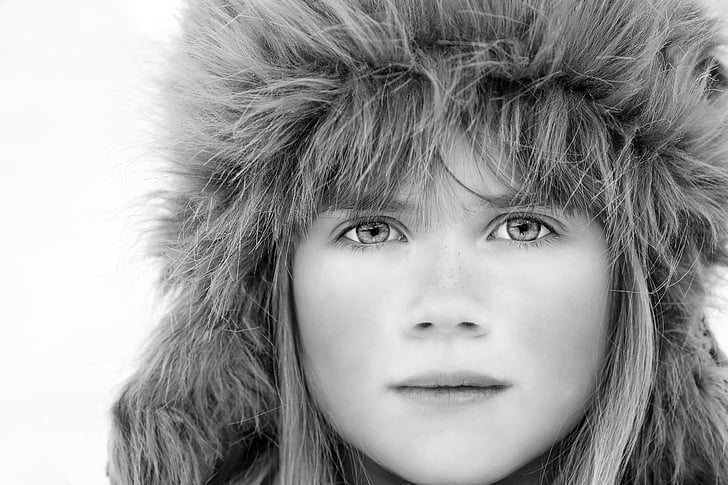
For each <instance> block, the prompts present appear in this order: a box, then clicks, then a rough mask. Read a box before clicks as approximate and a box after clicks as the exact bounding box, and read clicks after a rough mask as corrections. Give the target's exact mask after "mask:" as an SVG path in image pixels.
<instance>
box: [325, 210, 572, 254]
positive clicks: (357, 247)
mask: <svg viewBox="0 0 728 485" xmlns="http://www.w3.org/2000/svg"><path fill="white" fill-rule="evenodd" d="M514 219H528V220H530V221H534V222H538V223H539V224H541V225H542V226H544V227H545V228H546V229H548V230H549V234H547V235H546V236H544V237H541V238H539V239H536V240H534V241H531V242H522V241H514V240H512V239H507V241H508V245H509V246H515V247H517V248H519V249H526V250H527V249H538V248H542V247H545V246H547V245H550V244H552V243H553V241H554V240H555V239H558V238H559V237H560V234H559V233H557V232H556V231H555V230H554V228H553V225H552V224H549V223H548V222H546V221H545V220H544V219H543V218H541V217H539V216H537V215H535V214H517V213H516V214H509V215H508V216H507V217H505V218H503V219H501V220H500V221H499V222H498V225H497V226H496V228H495V229H494V230H493V231H491V232H490V234H489V235H488V240H492V239H493V238H491V236H492V235H493V234H494V233H495V232H496V231H497V230H498V228H500V227H501V226H502V225H503V224H506V223H507V222H508V221H511V220H514ZM375 222H384V223H386V224H388V225H390V226H395V230H396V231H398V232H400V233H402V231H401V230H399V229H397V228H396V224H395V223H394V221H393V220H392V219H390V218H389V217H383V216H378V217H364V218H359V219H354V220H353V221H351V222H350V223H349V225H348V226H347V227H346V229H344V230H343V231H341V233H339V235H338V236H337V237H336V239H335V240H334V242H335V243H337V244H338V245H340V246H343V247H346V248H347V249H350V250H351V251H353V252H356V253H360V252H364V251H369V250H371V249H381V247H382V246H384V245H385V244H387V242H391V241H386V242H382V243H375V244H360V243H357V242H355V241H352V240H350V239H348V238H346V237H344V234H346V233H347V232H349V231H351V230H352V229H355V228H356V227H358V226H360V225H363V224H372V223H375ZM402 235H403V237H404V234H402Z"/></svg>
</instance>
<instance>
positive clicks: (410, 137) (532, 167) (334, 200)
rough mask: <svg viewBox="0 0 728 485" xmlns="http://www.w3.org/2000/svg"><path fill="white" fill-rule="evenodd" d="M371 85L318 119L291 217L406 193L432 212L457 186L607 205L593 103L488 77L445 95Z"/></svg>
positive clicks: (410, 82) (555, 203) (479, 192)
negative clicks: (475, 86)
mask: <svg viewBox="0 0 728 485" xmlns="http://www.w3.org/2000/svg"><path fill="white" fill-rule="evenodd" d="M371 81H372V82H371V83H365V82H360V83H354V84H352V86H351V90H352V91H351V92H350V93H349V94H348V95H347V96H344V97H342V98H340V99H339V101H338V102H337V104H336V105H334V106H333V107H332V108H331V109H330V110H328V111H327V112H326V114H325V115H324V116H323V117H321V118H319V119H318V120H317V121H316V123H315V125H313V126H315V129H314V130H313V131H311V132H310V136H308V137H307V138H306V143H305V146H304V148H303V149H302V151H301V152H300V153H301V156H300V157H298V158H297V160H298V163H297V169H296V170H297V174H296V175H295V176H294V178H293V185H292V186H291V188H290V193H289V194H286V197H285V199H286V200H289V201H290V203H291V206H290V207H289V210H290V217H289V218H288V220H296V221H301V224H302V225H303V227H304V228H305V227H307V226H308V225H310V223H311V222H312V220H313V218H314V217H315V216H316V214H318V213H320V212H323V211H326V210H330V209H351V210H353V211H355V212H358V211H379V210H382V209H384V208H386V207H387V206H390V207H391V206H393V204H396V203H397V201H402V200H404V201H406V202H407V203H408V204H409V205H410V206H413V207H417V208H420V209H421V212H424V213H426V212H429V209H430V208H431V206H432V205H433V204H437V203H438V202H440V201H441V200H442V199H441V197H447V196H448V188H449V187H454V186H460V187H462V188H467V189H468V190H470V191H471V192H472V194H473V196H474V197H476V198H478V199H481V200H483V199H487V198H488V197H501V198H505V197H509V198H510V199H512V200H511V202H512V204H511V205H513V206H519V207H522V206H535V205H541V206H549V207H556V208H559V209H560V210H563V211H565V212H569V213H573V212H578V213H584V214H588V215H592V216H594V217H595V218H599V217H600V215H601V214H602V213H603V212H604V208H605V207H606V204H607V202H608V201H607V200H606V197H607V195H608V194H610V193H611V192H610V191H608V190H606V188H605V182H604V180H605V178H604V177H605V176H604V174H603V173H602V172H603V168H604V167H608V161H607V158H608V157H609V156H611V153H610V152H609V150H610V148H609V146H608V144H607V142H606V140H607V139H606V138H605V137H604V136H601V135H603V132H604V131H605V127H604V126H602V124H600V123H601V122H600V121H599V118H598V117H595V116H589V111H588V109H587V107H586V106H585V107H583V108H584V109H571V108H569V106H570V105H569V103H568V100H569V99H571V98H568V97H565V95H564V93H561V92H560V91H558V90H551V91H546V92H542V93H538V95H536V94H534V93H524V92H522V91H518V90H514V89H515V88H513V86H511V85H506V86H501V85H500V84H498V83H491V84H480V85H478V89H477V90H471V91H467V90H466V91H453V93H454V94H455V93H457V94H459V95H460V94H461V93H466V94H462V95H461V96H460V97H458V96H455V95H453V96H445V97H439V98H438V97H437V96H436V95H435V94H433V93H434V92H435V90H434V88H433V86H432V84H431V83H428V82H423V81H422V79H421V78H417V77H413V76H404V75H403V76H399V77H397V78H396V79H388V80H385V81H382V80H379V79H376V80H371ZM468 92H469V93H470V94H469V95H468V94H467V93H468ZM461 98H462V99H461ZM572 104H573V103H572ZM572 108H575V107H572ZM580 118H584V119H580ZM444 180H449V181H450V182H454V183H455V184H456V185H452V184H448V183H443V181H444ZM493 181H497V183H493ZM607 188H609V187H607ZM501 201H502V200H501ZM600 222H601V221H600Z"/></svg>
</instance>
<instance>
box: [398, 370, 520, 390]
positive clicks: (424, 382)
mask: <svg viewBox="0 0 728 485" xmlns="http://www.w3.org/2000/svg"><path fill="white" fill-rule="evenodd" d="M509 386H510V384H508V383H507V382H505V381H502V380H500V379H496V378H495V377H492V376H489V375H487V374H481V373H479V372H473V371H467V370H461V371H455V372H443V371H428V372H424V373H422V374H416V375H414V376H411V377H408V378H406V379H404V380H403V381H401V382H398V383H397V384H395V385H393V386H391V387H394V388H402V387H419V388H441V387H509Z"/></svg>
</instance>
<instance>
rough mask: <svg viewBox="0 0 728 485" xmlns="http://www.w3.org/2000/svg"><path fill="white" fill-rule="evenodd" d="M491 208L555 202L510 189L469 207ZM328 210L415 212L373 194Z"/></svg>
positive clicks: (482, 196) (402, 203)
mask: <svg viewBox="0 0 728 485" xmlns="http://www.w3.org/2000/svg"><path fill="white" fill-rule="evenodd" d="M484 207H485V208H492V209H497V210H509V209H511V210H512V209H523V208H536V207H543V208H555V207H557V205H556V204H553V203H550V202H545V201H542V200H537V198H536V196H535V195H528V194H527V195H521V196H520V197H518V196H517V194H516V192H515V191H510V192H506V193H502V194H497V195H485V194H477V196H476V198H475V200H474V204H473V205H471V206H470V207H469V208H470V209H474V210H479V209H482V208H484ZM329 210H341V211H346V212H355V211H356V212H375V211H382V212H390V213H409V214H412V213H414V212H416V208H415V206H414V205H413V204H412V203H411V202H408V201H404V200H401V199H391V200H386V201H382V200H381V199H377V198H376V197H373V196H366V197H364V198H363V199H362V200H360V201H358V203H357V202H355V201H352V200H347V201H341V202H340V203H337V204H333V205H332V207H331V208H330V209H329Z"/></svg>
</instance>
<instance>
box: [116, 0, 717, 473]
mask: <svg viewBox="0 0 728 485" xmlns="http://www.w3.org/2000/svg"><path fill="white" fill-rule="evenodd" d="M188 3H189V4H188V5H187V7H186V10H185V14H184V30H183V35H182V36H181V38H180V40H179V44H178V45H177V46H176V47H175V52H174V54H173V55H172V56H171V58H170V64H169V71H168V77H167V78H166V81H165V82H166V84H165V88H166V89H165V95H164V99H163V102H164V106H165V113H166V114H165V122H164V123H165V124H164V129H165V130H166V136H168V140H170V143H169V149H168V152H167V154H168V157H169V160H170V161H171V166H172V169H171V171H172V172H173V173H172V174H171V177H172V180H173V181H174V182H173V183H172V184H171V188H170V190H169V191H168V192H167V193H165V194H164V197H163V198H164V211H165V212H164V215H163V216H162V217H161V218H160V225H159V231H158V234H157V239H156V240H155V242H156V245H155V250H154V251H155V255H156V256H158V257H159V258H161V260H162V261H163V264H164V271H163V275H162V279H161V285H162V287H163V288H164V289H165V291H166V294H167V295H168V296H169V297H170V301H171V302H172V303H171V305H170V310H169V313H168V314H167V316H166V317H165V319H164V321H163V322H162V323H161V324H160V327H159V330H158V333H157V334H156V336H155V337H154V340H153V341H152V342H151V343H150V347H149V350H148V353H147V356H146V358H145V360H144V361H143V362H142V363H141V365H140V368H139V370H138V371H137V373H136V374H135V375H134V376H133V377H132V378H131V379H130V381H129V382H128V383H127V384H126V386H125V388H124V390H123V392H122V393H121V396H120V398H119V400H118V401H117V403H116V404H115V406H114V410H113V429H112V438H111V459H110V474H111V476H112V483H114V484H119V485H120V484H138V485H141V484H145V485H149V484H173V483H195V484H204V483H206V482H207V481H208V480H210V479H211V477H213V476H214V475H215V474H216V473H217V474H218V475H216V476H218V479H219V480H221V481H219V482H218V483H233V481H232V479H231V481H222V479H220V477H219V473H220V470H222V469H227V468H230V466H231V465H230V463H231V462H230V460H231V458H230V457H231V456H238V455H236V454H235V453H233V452H232V451H231V449H233V448H235V446H234V445H235V444H236V443H237V444H240V443H248V442H250V443H253V442H255V443H261V442H264V443H268V444H267V445H260V446H261V449H262V448H265V449H266V450H268V451H266V452H270V453H274V451H271V450H275V446H274V445H271V444H270V443H279V444H280V443H281V442H282V441H285V438H284V437H283V435H282V434H281V430H280V427H279V422H278V418H280V416H278V415H277V414H276V412H274V411H271V412H270V413H261V411H260V410H261V409H268V410H276V409H277V407H278V406H280V401H279V399H280V397H279V393H278V389H277V388H276V386H277V385H278V383H280V382H281V381H282V380H284V379H283V377H281V371H280V369H281V365H282V364H281V360H282V359H284V357H283V356H282V355H281V354H280V353H279V351H278V350H277V345H278V342H280V339H282V338H283V337H281V335H280V333H281V332H283V331H284V330H281V329H280V328H279V327H277V326H276V325H277V324H276V315H278V312H279V311H280V307H279V303H280V302H277V301H276V300H275V298H274V297H273V296H272V295H273V294H274V293H273V289H274V288H275V287H276V285H277V281H278V277H279V275H278V274H277V273H274V272H273V270H272V269H271V268H274V267H276V264H277V263H278V262H280V261H279V259H280V257H281V255H282V254H285V251H286V247H287V246H286V244H287V242H288V241H290V240H292V239H295V235H296V234H299V233H300V231H301V230H302V228H305V227H306V224H307V222H308V221H310V219H311V217H312V216H313V215H314V214H315V212H316V207H317V205H318V204H320V203H321V201H322V200H324V199H325V198H326V197H332V194H331V193H330V192H331V191H333V192H334V194H333V196H338V195H340V194H341V193H344V192H346V191H347V190H348V191H350V192H351V191H353V192H356V191H357V190H358V189H359V188H360V185H361V184H359V183H358V182H357V183H353V186H354V188H352V183H350V184H349V186H348V187H347V186H345V185H337V184H343V182H341V181H347V180H348V181H359V182H360V181H361V180H362V175H364V174H368V173H370V171H371V173H372V174H375V175H377V174H379V175H382V176H383V175H384V174H387V175H392V176H393V177H397V176H399V175H401V174H403V173H406V171H407V170H408V169H409V168H411V166H410V167H407V166H395V165H393V164H387V162H386V160H391V159H392V158H398V159H403V160H410V161H412V164H417V163H420V162H417V160H421V159H422V157H423V156H425V157H426V155H427V154H431V153H432V150H434V148H433V147H434V142H433V141H432V140H437V139H438V137H440V138H442V136H443V133H444V132H445V131H447V130H449V129H452V128H453V127H457V126H459V127H460V128H461V129H463V130H467V129H468V127H469V126H472V125H473V124H475V123H478V122H479V121H477V120H478V119H481V118H482V117H483V115H482V113H497V114H498V117H497V118H494V120H493V121H490V122H489V123H490V125H489V129H491V130H492V132H494V133H496V135H497V136H496V138H497V139H499V140H502V142H503V144H504V145H503V150H504V153H506V156H507V157H509V159H510V160H512V161H513V163H515V164H517V165H518V166H519V168H521V169H522V170H521V171H522V172H523V173H526V174H528V173H534V174H540V180H529V179H528V175H527V176H526V177H527V180H526V185H528V184H530V187H531V188H534V189H535V190H536V191H538V190H547V191H548V192H549V194H552V197H555V198H556V199H559V200H560V201H561V202H563V203H564V204H576V205H578V206H583V209H584V210H587V211H588V212H589V213H592V214H595V215H596V216H597V217H599V219H600V221H601V222H602V223H603V225H604V227H605V232H606V234H607V237H608V239H609V241H610V242H611V247H612V248H613V249H614V259H615V261H622V262H624V261H633V262H635V265H636V266H635V267H637V268H640V271H641V273H640V274H643V277H642V279H643V280H646V285H645V286H644V287H636V288H632V287H629V288H625V292H626V293H627V292H628V293H633V294H635V295H641V297H643V298H644V299H645V301H648V302H649V305H650V307H651V309H652V314H651V316H649V318H650V319H651V320H650V321H651V322H653V327H652V328H651V329H650V330H649V332H650V333H649V335H650V336H651V337H650V338H651V339H652V340H653V341H654V349H655V352H654V355H653V357H652V358H651V359H650V360H649V362H648V364H650V365H648V367H649V368H650V369H651V371H650V372H652V371H654V373H655V378H654V383H655V384H654V386H653V388H651V389H646V390H640V391H639V392H644V393H645V396H646V399H645V402H646V404H645V407H644V412H643V413H642V414H641V415H640V416H637V417H636V418H635V420H636V421H635V422H637V423H641V424H638V426H639V427H640V430H641V431H640V432H639V433H638V437H637V438H636V441H635V442H634V443H632V444H631V445H630V446H627V445H625V450H626V451H625V453H626V454H627V455H628V456H626V457H625V466H624V470H625V471H624V473H625V475H624V480H623V483H635V484H637V483H639V484H654V485H658V484H660V485H662V484H670V483H674V484H678V483H685V484H713V483H720V484H725V483H728V475H726V476H719V477H718V476H715V474H716V473H717V472H716V470H722V471H723V472H727V473H728V461H727V460H728V458H726V455H728V451H726V450H728V363H727V362H726V358H725V356H724V354H723V353H722V352H721V351H720V349H718V347H717V345H716V343H715V340H714V339H713V337H712V335H711V333H710V331H709V330H708V328H707V326H706V324H705V319H704V317H703V314H704V308H705V305H706V298H707V294H708V290H709V288H706V285H707V284H708V279H707V277H708V273H709V272H710V271H711V270H712V268H714V267H718V266H723V267H725V266H726V263H728V254H727V253H726V240H727V238H728V115H727V113H728V111H727V109H726V108H727V107H728V104H727V103H726V96H725V90H726V88H727V87H728V79H727V78H726V76H725V73H724V70H723V68H722V67H721V65H720V64H719V63H718V61H717V60H716V55H715V52H716V49H717V48H718V46H719V45H720V44H721V40H720V39H719V36H718V26H717V25H716V24H715V22H714V21H712V20H711V19H709V18H708V17H707V16H706V14H705V12H704V11H703V10H702V9H701V8H699V7H698V6H697V5H696V4H695V3H693V2H691V1H683V0H593V1H588V2H584V1H577V0H574V1H567V0H559V1H557V0H498V1H495V0H494V1H489V0H483V1H475V0H473V1H466V0H451V1H437V0H407V1H399V0H397V1H394V0H393V1H387V0H346V1H342V0H336V1H334V0H321V1H314V0H305V1H304V0H300V1H295V0H224V1H223V0H190V1H189V2H188ZM398 83H399V84H398ZM398 87H401V88H402V89H399V88H398ZM384 91H387V93H388V94H387V96H391V99H393V100H396V102H398V103H401V104H399V105H398V106H405V107H408V108H407V109H409V107H412V108H411V109H412V113H413V116H417V117H418V118H416V119H414V121H413V123H412V125H413V126H412V129H411V130H410V131H409V132H406V134H405V135H403V133H405V132H404V131H397V130H389V131H387V130H386V129H384V130H378V129H377V123H376V122H372V120H377V119H380V118H382V117H384V118H386V117H387V116H389V114H388V113H387V110H386V108H387V104H386V103H380V101H381V99H383V98H381V97H380V94H381V93H382V92H384ZM397 96H401V98H397ZM408 96H409V97H408ZM388 99H389V98H388ZM388 102H389V101H388ZM394 102H395V101H392V103H394ZM521 102H522V103H523V105H522V106H530V108H529V109H526V108H523V109H522V110H521V111H516V108H517V107H518V106H521V105H519V104H518V103H521ZM378 103H380V104H378ZM367 110H368V111H367ZM372 113H376V114H372ZM370 114H371V116H370ZM368 116H369V117H368ZM375 116H378V117H379V118H377V117H375ZM420 120H422V121H420ZM544 126H549V127H556V128H555V129H554V131H553V132H548V133H546V132H544V130H543V129H541V127H544ZM398 150H399V151H398ZM554 154H556V155H554ZM430 158H432V157H430ZM554 158H559V160H560V162H561V163H557V162H559V161H554ZM404 165H406V164H404ZM420 168H422V167H419V166H418V168H417V169H418V170H419V169H420ZM423 170H424V169H423ZM310 173H315V174H316V177H315V178H311V177H309V176H308V175H306V174H310ZM373 178H376V176H375V177H373ZM365 189H366V190H371V187H365ZM363 190H364V189H363ZM620 264H621V263H620ZM628 267H630V266H628V265H627V264H626V263H624V264H623V265H622V266H620V268H622V270H624V269H625V268H628ZM636 278H637V277H636ZM625 298H628V297H625ZM635 298H637V297H635ZM625 308H627V307H626V306H625ZM271 376H274V377H273V378H271ZM635 392H638V391H635ZM246 440H249V441H246ZM252 447H253V445H249V446H248V451H250V449H252ZM721 447H722V450H723V457H722V458H720V457H718V458H716V457H715V454H710V453H707V454H706V452H705V450H720V449H721ZM240 456H242V457H243V458H240ZM240 456H238V458H239V459H241V460H248V462H253V461H255V460H258V461H260V462H261V463H262V460H263V458H262V456H263V452H260V454H258V455H255V456H247V455H246V452H243V453H242V455H240ZM246 456H247V458H246ZM721 460H722V461H721ZM708 462H711V463H708ZM718 462H720V463H718ZM270 463H271V464H270V465H267V466H268V472H271V470H273V469H274V468H275V466H276V465H275V464H274V462H273V461H271V462H270ZM233 468H234V467H233ZM263 468H265V466H263V465H261V468H260V469H261V470H262V469H263ZM263 473H264V472H263V471H261V472H260V475H261V476H262V475H263ZM271 473H272V472H271ZM241 483H242V482H241ZM250 483H252V480H251V482H250ZM255 483H258V482H255Z"/></svg>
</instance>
